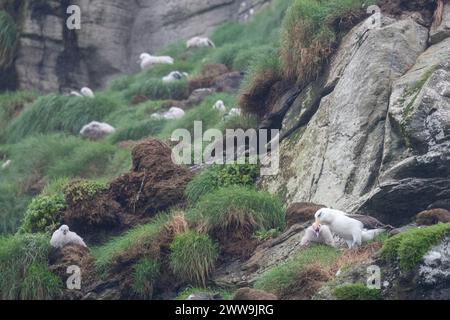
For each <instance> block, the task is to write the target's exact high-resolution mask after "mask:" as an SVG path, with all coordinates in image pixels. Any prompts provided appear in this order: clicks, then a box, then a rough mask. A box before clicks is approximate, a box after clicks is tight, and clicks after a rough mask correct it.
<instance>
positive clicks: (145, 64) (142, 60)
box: [138, 52, 174, 70]
mask: <svg viewBox="0 0 450 320" xmlns="http://www.w3.org/2000/svg"><path fill="white" fill-rule="evenodd" d="M173 62H174V60H173V58H172V57H169V56H152V55H151V54H148V53H146V52H144V53H141V55H140V56H139V61H138V63H139V65H140V66H141V69H142V70H145V69H147V68H150V67H151V66H152V65H154V64H173Z"/></svg>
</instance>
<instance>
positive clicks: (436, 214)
mask: <svg viewBox="0 0 450 320" xmlns="http://www.w3.org/2000/svg"><path fill="white" fill-rule="evenodd" d="M448 222H450V212H449V211H448V210H445V209H431V210H425V211H422V212H419V213H418V214H417V215H416V223H417V224H418V225H419V226H431V225H434V224H438V223H448Z"/></svg>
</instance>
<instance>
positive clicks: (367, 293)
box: [333, 283, 382, 300]
mask: <svg viewBox="0 0 450 320" xmlns="http://www.w3.org/2000/svg"><path fill="white" fill-rule="evenodd" d="M333 294H334V296H335V297H336V298H337V299H338V300H382V297H381V290H380V289H371V288H368V287H367V286H366V285H365V284H364V283H354V284H344V285H341V286H338V287H336V288H335V289H334V292H333Z"/></svg>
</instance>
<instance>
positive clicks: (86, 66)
mask: <svg viewBox="0 0 450 320" xmlns="http://www.w3.org/2000/svg"><path fill="white" fill-rule="evenodd" d="M268 3H270V0H245V1H243V0H193V1H185V0H171V1H166V0H139V1H126V0H74V1H69V0H63V1H56V0H49V1H43V2H42V1H28V2H26V6H27V7H26V9H25V16H24V18H23V20H24V21H22V22H21V24H22V25H23V27H22V35H21V38H20V46H19V51H18V57H17V59H16V70H17V74H18V79H19V80H18V82H19V86H20V87H21V88H22V89H32V90H39V91H44V92H50V91H66V90H68V89H72V88H79V87H83V86H90V87H92V88H94V89H95V88H99V87H104V86H105V84H106V83H107V82H108V81H109V80H111V78H113V77H115V76H117V75H118V74H123V73H133V72H137V71H138V70H139V68H138V64H137V63H136V61H137V59H138V57H139V54H140V53H142V52H150V53H154V52H155V51H157V50H158V49H160V48H162V47H164V46H166V45H168V44H171V43H173V42H175V41H178V40H187V39H188V38H190V37H192V36H196V35H207V34H208V33H209V32H210V31H211V30H212V29H213V28H214V27H216V26H218V25H219V24H222V23H224V22H227V21H230V20H234V21H237V20H246V19H249V17H250V16H251V15H252V13H253V12H256V10H259V9H261V8H262V7H264V6H266V5H267V4H268ZM69 5H79V6H80V8H81V30H69V29H67V28H66V27H65V23H66V19H67V18H68V17H69V15H68V14H67V13H66V9H67V7H68V6H69Z"/></svg>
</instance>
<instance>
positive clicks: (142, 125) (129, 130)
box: [108, 119, 166, 143]
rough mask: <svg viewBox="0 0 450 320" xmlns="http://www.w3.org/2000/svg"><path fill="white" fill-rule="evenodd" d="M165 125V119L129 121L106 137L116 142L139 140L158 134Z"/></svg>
mask: <svg viewBox="0 0 450 320" xmlns="http://www.w3.org/2000/svg"><path fill="white" fill-rule="evenodd" d="M165 125H166V120H163V119H161V120H159V119H158V120H157V119H148V120H142V121H138V122H133V123H130V124H129V125H127V126H124V127H122V128H120V129H118V130H116V132H114V133H113V134H112V135H110V136H109V137H108V140H109V141H110V142H111V143H118V142H120V141H126V140H134V141H137V140H140V139H144V138H147V137H152V136H156V135H158V134H159V133H160V132H161V131H162V130H163V128H164V127H165Z"/></svg>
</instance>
